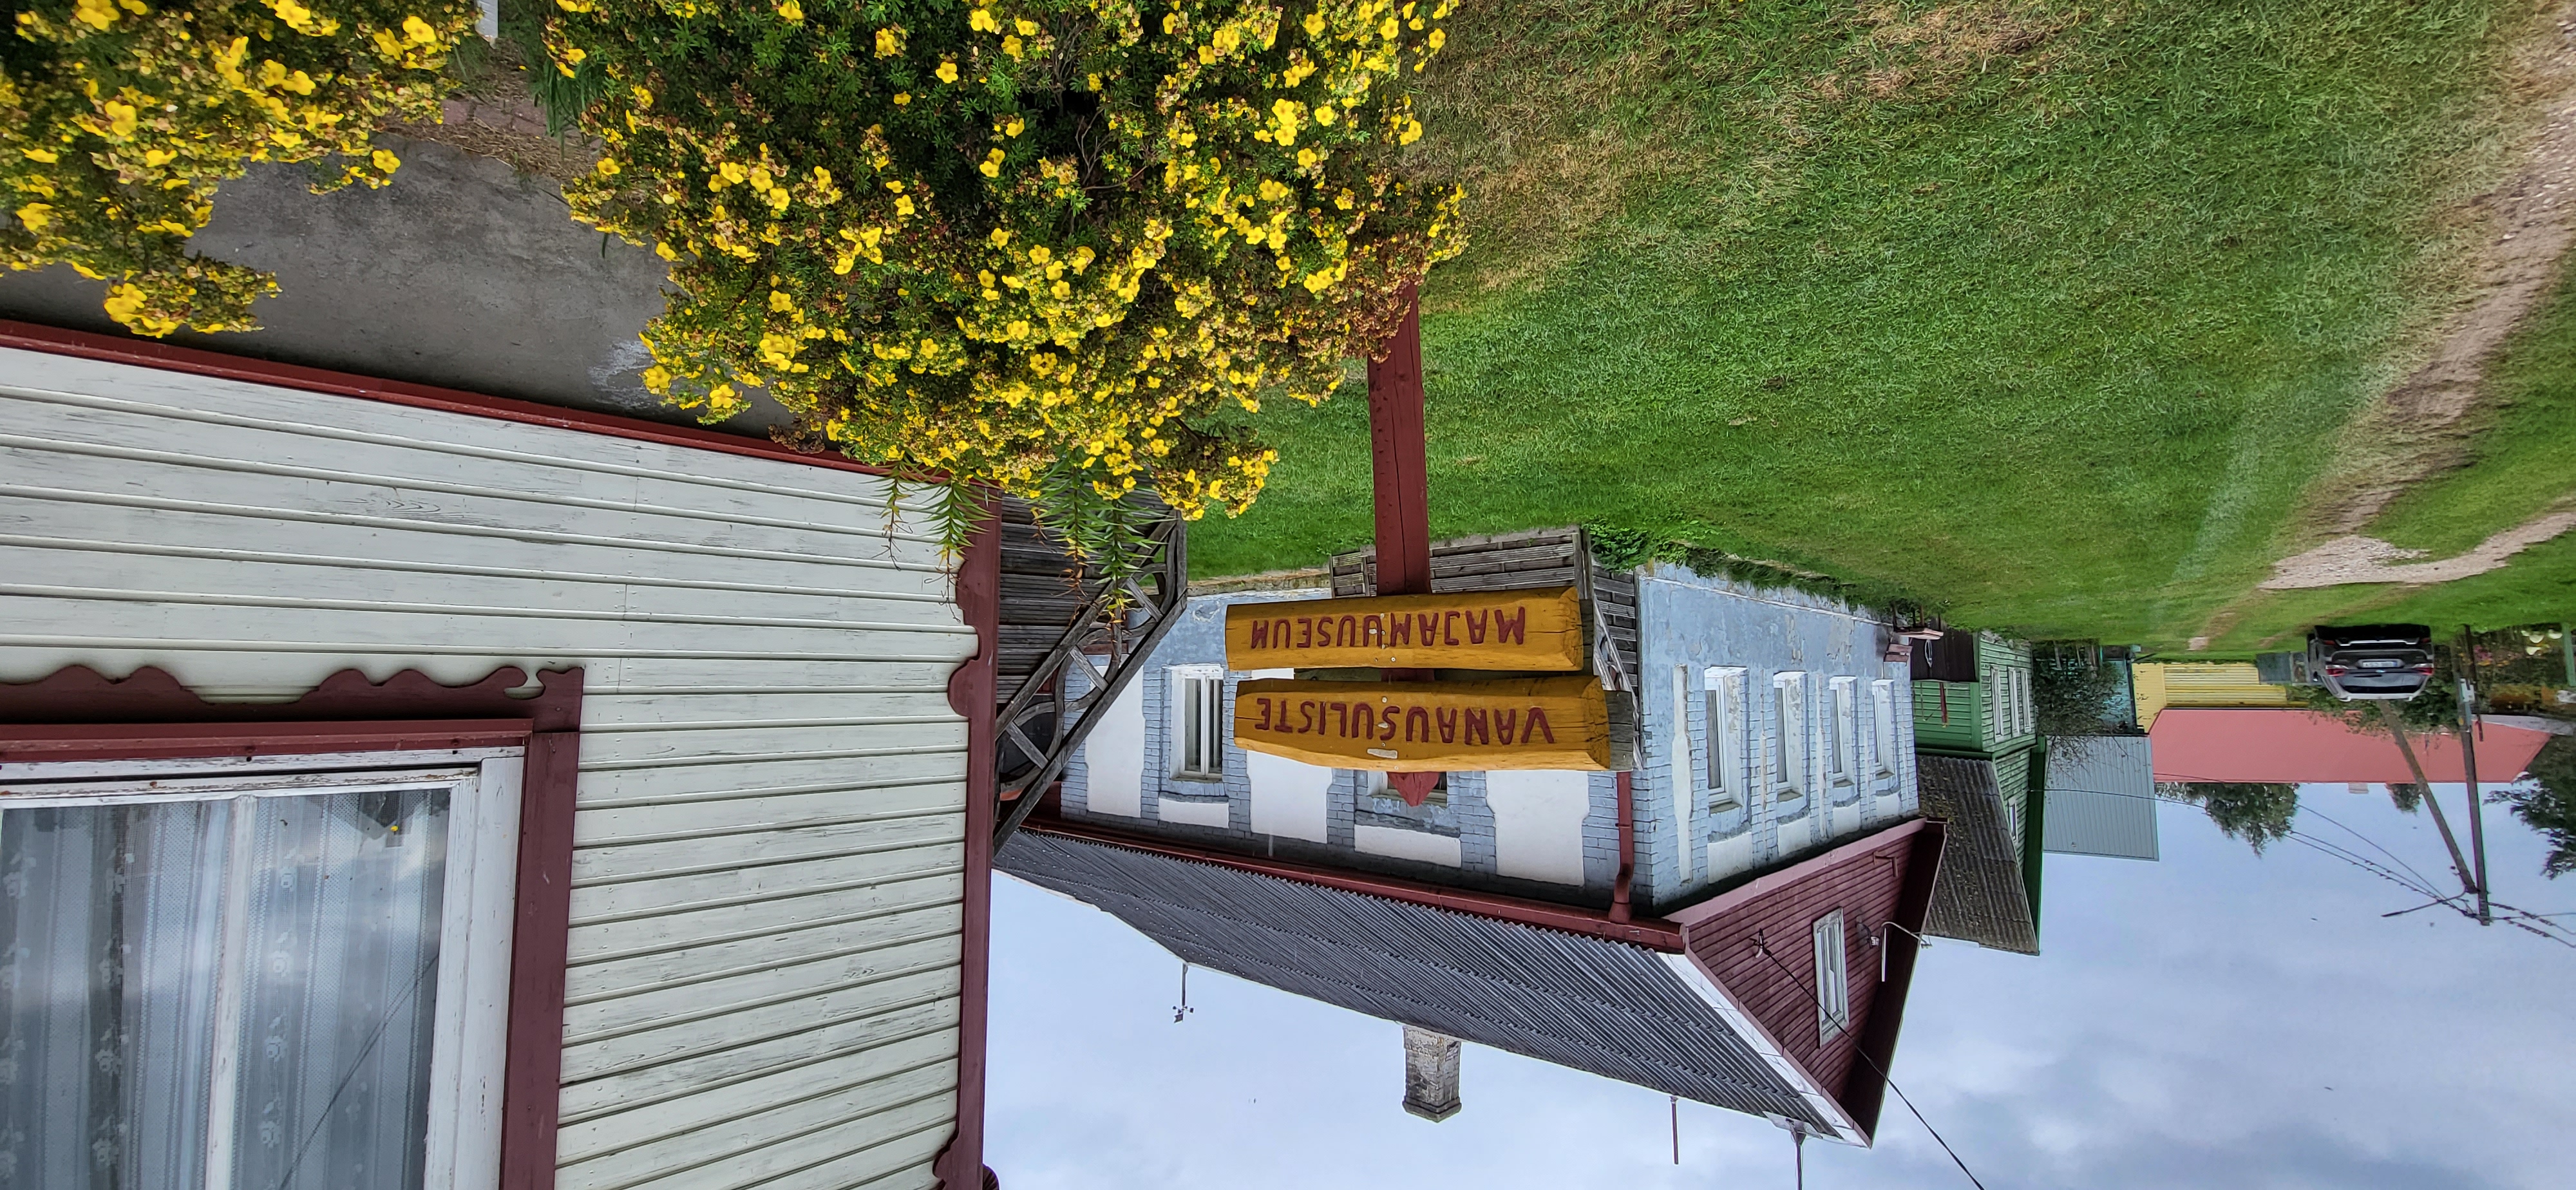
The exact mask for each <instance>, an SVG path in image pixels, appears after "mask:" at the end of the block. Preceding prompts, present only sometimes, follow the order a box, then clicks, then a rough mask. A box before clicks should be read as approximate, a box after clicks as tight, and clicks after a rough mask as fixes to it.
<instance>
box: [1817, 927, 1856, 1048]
mask: <svg viewBox="0 0 2576 1190" xmlns="http://www.w3.org/2000/svg"><path fill="white" fill-rule="evenodd" d="M1815 935H1816V1036H1817V1039H1818V1040H1819V1041H1820V1042H1822V1041H1830V1040H1832V1039H1833V1038H1834V1037H1835V1036H1836V1035H1838V1034H1840V1033H1841V1032H1842V1031H1843V1030H1845V1029H1848V1028H1850V1027H1851V987H1850V983H1849V981H1848V979H1847V978H1846V977H1847V974H1848V973H1847V971H1846V964H1847V963H1848V962H1849V955H1848V954H1847V953H1846V949H1845V942H1844V938H1843V911H1842V910H1840V909H1836V910H1834V911H1833V912H1831V913H1828V914H1826V915H1824V916H1823V917H1821V918H1818V919H1816V926H1815Z"/></svg>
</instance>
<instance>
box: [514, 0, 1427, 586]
mask: <svg viewBox="0 0 2576 1190" xmlns="http://www.w3.org/2000/svg"><path fill="white" fill-rule="evenodd" d="M557 3H558V8H559V10H558V11H554V12H551V13H550V14H549V15H548V24H547V27H546V30H545V33H544V37H545V46H546V48H547V50H548V51H549V53H550V54H551V56H552V59H553V68H554V69H555V70H556V71H557V72H558V73H559V74H560V75H561V76H563V77H565V78H567V79H570V80H572V82H573V83H574V84H577V85H576V86H573V87H571V88H569V90H571V91H573V92H577V93H579V94H582V95H589V96H595V99H594V100H593V101H592V102H590V103H589V106H587V107H586V108H585V109H584V110H583V111H582V112H581V114H580V123H581V125H582V127H583V128H585V129H586V130H588V131H589V132H591V133H592V134H593V135H595V136H597V137H598V138H599V139H600V140H601V141H602V142H603V143H604V144H605V145H606V152H605V154H604V155H603V156H602V157H601V159H600V162H599V166H598V170H597V172H596V173H595V174H593V175H591V177H590V178H589V179H588V180H586V181H584V182H581V183H578V184H576V185H574V186H572V187H569V188H568V189H567V192H566V197H567V198H568V199H569V200H570V202H571V204H572V209H573V214H574V217H575V218H578V219H581V220H583V221H584V222H587V223H589V224H591V225H593V226H596V227H599V228H600V229H602V230H604V231H609V232H614V233H616V234H618V235H622V236H625V237H627V238H628V239H630V240H633V241H634V242H636V243H639V244H650V245H652V246H653V248H654V249H655V251H657V252H659V253H660V254H661V255H662V257H663V258H664V259H666V260H668V261H670V262H671V289H670V296H669V298H668V302H667V305H666V307H665V309H664V311H663V313H662V315H661V316H660V317H659V318H656V319H655V320H654V321H653V324H652V326H651V327H650V328H649V329H648V331H647V333H646V336H645V342H646V344H647V345H648V346H650V347H651V349H652V351H653V355H654V359H655V366H654V367H653V368H652V369H650V370H649V371H648V372H647V373H646V374H645V380H646V383H647V385H648V386H650V387H651V388H652V389H653V390H654V391H656V392H659V393H663V394H665V395H666V396H667V397H668V399H670V400H671V401H673V402H674V403H676V404H678V405H680V406H682V407H685V408H691V409H695V410H697V411H699V412H700V413H701V414H702V415H703V416H706V417H708V418H711V419H712V418H720V417H723V416H726V415H728V414H730V413H732V412H734V411H736V410H738V409H740V408H742V407H743V406H744V403H745V402H746V401H747V399H748V390H750V389H754V388H759V389H765V390H766V391H768V392H769V393H770V394H771V395H773V396H774V397H776V398H777V399H778V400H779V402H780V403H781V404H783V405H785V406H786V407H787V408H788V409H789V410H790V411H792V412H793V413H794V415H795V425H794V428H793V430H792V432H791V433H790V434H789V437H790V438H791V439H792V440H795V441H798V442H801V443H804V444H808V445H812V446H816V447H823V446H829V447H832V448H837V449H839V450H841V451H844V452H846V453H847V454H849V455H850V456H852V457H854V458H857V459H860V460H863V461H867V462H872V463H877V464H881V465H884V466H887V467H889V468H891V469H893V470H894V471H895V472H896V473H897V474H898V475H904V476H917V477H924V478H936V479H937V480H939V481H940V482H943V483H945V484H947V485H949V490H950V492H951V494H952V496H954V495H955V494H957V493H959V492H961V491H963V489H964V488H965V487H966V486H967V485H970V484H982V483H988V484H993V485H996V486H998V487H1000V488H1002V489H1003V490H1006V491H1009V492H1012V493H1015V494H1018V495H1021V496H1025V497H1028V498H1030V499H1032V500H1034V501H1036V502H1037V504H1038V507H1039V510H1040V513H1041V515H1042V516H1047V517H1049V518H1050V520H1052V521H1053V522H1055V523H1057V524H1058V525H1059V527H1064V526H1066V525H1068V524H1073V525H1080V524H1085V523H1091V522H1092V521H1093V520H1096V519H1097V517H1098V516H1100V515H1104V514H1103V513H1102V510H1103V508H1104V507H1105V506H1106V505H1107V504H1109V502H1114V501H1119V500H1122V499H1123V498H1125V497H1127V496H1128V495H1129V494H1130V493H1132V492H1134V491H1136V490H1137V489H1138V488H1139V487H1144V488H1148V489H1151V490H1152V491H1154V492H1155V493H1157V494H1159V495H1160V496H1161V497H1162V498H1163V499H1164V500H1165V501H1167V502H1169V503H1170V504H1171V505H1172V506H1173V507H1175V508H1177V509H1179V510H1180V511H1181V512H1182V514H1183V515H1185V516H1191V517H1195V516H1197V515H1199V514H1200V512H1201V511H1202V510H1203V509H1204V508H1206V507H1208V506H1211V505H1214V506H1218V507H1223V508H1226V509H1228V510H1229V511H1240V510H1241V509H1243V508H1245V507H1247V506H1249V505H1250V503H1251V501H1252V499H1253V498H1254V496H1255V495H1257V494H1258V493H1259V491H1260V490H1261V487H1262V483H1263V481H1264V478H1265V477H1266V475H1267V474H1268V471H1269V468H1270V464H1271V462H1272V461H1273V460H1274V459H1275V458H1276V457H1277V456H1276V454H1275V452H1273V451H1271V450H1270V449H1269V448H1267V447H1266V446H1264V445H1262V444H1261V442H1260V441H1259V440H1258V439H1257V438H1256V437H1255V436H1254V435H1253V433H1252V431H1251V429H1250V428H1249V427H1248V425H1247V424H1245V422H1244V420H1243V418H1242V417H1241V414H1248V413H1253V412H1257V411H1258V410H1259V408H1260V404H1261V402H1262V401H1263V400H1264V399H1267V398H1271V397H1277V396H1285V397H1288V398H1291V399H1296V400H1300V401H1306V402H1310V403H1311V402H1315V401H1320V400H1322V399H1323V398H1324V397H1325V396H1326V395H1327V394H1329V393H1330V392H1331V391H1332V390H1333V389H1334V388H1335V387H1336V386H1337V385H1338V384H1339V383H1340V382H1341V376H1342V364H1343V361H1344V360H1346V359H1348V358H1351V357H1354V356H1367V355H1371V354H1374V353H1376V352H1378V351H1379V350H1381V348H1382V344H1383V343H1384V342H1385V340H1386V339H1387V337H1388V336H1389V334H1390V333H1391V332H1392V330H1393V329H1394V327H1395V326H1396V325H1397V324H1398V322H1399V321H1400V319H1401V318H1402V317H1403V315H1404V313H1405V310H1406V306H1407V302H1408V301H1409V291H1410V287H1412V286H1413V285H1415V284H1416V283H1417V282H1419V281H1420V279H1421V278H1422V276H1423V274H1424V272H1425V271H1426V270H1427V269H1429V268H1430V266H1431V265H1432V264H1433V263H1434V262H1436V261H1439V260H1442V259H1445V258H1447V257H1449V256H1451V255H1454V254H1455V253H1456V252H1457V251H1459V249H1460V248H1461V247H1462V246H1463V245H1462V242H1461V240H1460V238H1459V236H1458V233H1457V231H1456V217H1455V215H1456V205H1457V201H1458V192H1457V190H1456V189H1455V188H1454V187H1445V186H1435V185H1429V184H1426V183H1423V182H1421V181H1419V180H1416V179H1414V178H1412V177H1410V176H1409V175H1408V173H1407V170H1406V168H1405V165H1406V157H1407V154H1406V152H1405V149H1404V146H1406V145H1409V144H1411V143H1412V142H1413V141H1414V140H1415V139H1416V138H1418V137H1419V136H1420V135H1421V131H1422V125H1421V123H1420V121H1418V120H1416V119H1415V118H1414V117H1413V113H1412V100H1411V97H1410V95H1409V93H1408V90H1407V86H1408V81H1409V79H1410V76H1411V75H1412V73H1413V72H1415V71H1419V70H1420V69H1421V68H1422V67H1423V65H1424V64H1425V63H1426V61H1427V60H1428V59H1429V58H1430V56H1431V55H1432V53H1433V52H1434V51H1436V50H1437V49H1438V48H1439V47H1440V45H1441V43H1442V41H1443V40H1444V38H1445V34H1444V33H1443V31H1442V30H1441V29H1440V28H1439V27H1438V26H1437V25H1436V24H1435V23H1434V22H1436V21H1438V20H1439V19H1440V18H1442V17H1444V16H1446V15H1447V13H1448V11H1449V3H1450V0H1437V2H1436V4H1435V3H1433V2H1431V0H1292V2H1290V3H1287V4H1266V3H1247V2H1244V0H1175V2H1171V3H1154V4H1150V5H1144V4H1139V3H1136V2H1135V0H989V2H987V3H983V4H981V5H974V4H952V3H949V2H948V0H869V2H867V3H860V2H857V0H758V2H754V3H744V4H715V3H701V2H699V0H557ZM1229 410H1240V411H1241V412H1240V414H1234V415H1231V416H1229V415H1228V414H1229ZM961 503H962V502H961V501H958V500H955V499H951V500H950V501H949V506H950V508H951V516H950V521H949V531H950V533H951V534H952V537H954V536H956V535H958V534H962V531H963V525H964V523H965V522H964V520H963V519H962V518H961V517H960V515H959V514H957V513H956V512H955V510H956V509H957V508H958V507H959V506H960V505H961ZM1083 540H1084V539H1083V538H1081V537H1080V536H1077V539H1076V544H1077V545H1081V544H1083Z"/></svg>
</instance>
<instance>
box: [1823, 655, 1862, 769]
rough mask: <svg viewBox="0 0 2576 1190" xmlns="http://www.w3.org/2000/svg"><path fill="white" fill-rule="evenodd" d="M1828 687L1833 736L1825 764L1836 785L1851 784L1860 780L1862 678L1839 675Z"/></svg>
mask: <svg viewBox="0 0 2576 1190" xmlns="http://www.w3.org/2000/svg"><path fill="white" fill-rule="evenodd" d="M1827 688H1828V689H1829V690H1830V691H1831V692H1832V703H1833V705H1832V706H1830V707H1828V708H1826V716H1825V718H1826V724H1827V726H1826V730H1827V731H1828V732H1830V733H1831V738H1830V739H1828V740H1827V741H1826V744H1825V763H1826V765H1827V767H1828V768H1830V769H1831V770H1832V772H1833V783H1834V784H1836V785H1850V784H1853V783H1855V782H1856V781H1858V780H1859V779H1860V679H1859V678H1835V679H1833V680H1832V681H1831V682H1830V683H1828V685H1827Z"/></svg>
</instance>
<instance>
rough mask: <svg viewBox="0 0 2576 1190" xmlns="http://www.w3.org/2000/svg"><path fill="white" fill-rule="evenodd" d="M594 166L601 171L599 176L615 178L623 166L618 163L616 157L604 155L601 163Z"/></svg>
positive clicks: (600, 160)
mask: <svg viewBox="0 0 2576 1190" xmlns="http://www.w3.org/2000/svg"><path fill="white" fill-rule="evenodd" d="M593 168H595V169H597V170H598V171H599V176H601V177H603V178H613V177H616V176H617V171H618V170H619V169H621V168H623V167H621V166H619V165H618V164H617V159H616V158H614V157H602V158H600V159H599V164H598V165H597V166H594V167H593Z"/></svg>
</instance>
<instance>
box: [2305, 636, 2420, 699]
mask: <svg viewBox="0 0 2576 1190" xmlns="http://www.w3.org/2000/svg"><path fill="white" fill-rule="evenodd" d="M2307 669H2308V678H2309V680H2311V681H2314V682H2316V683H2317V684H2318V685H2321V686H2324V687H2325V688H2326V689H2328V690H2331V691H2333V692H2334V696H2335V697H2337V698H2340V699H2344V700H2346V701H2351V700H2356V699H2365V698H2385V699H2396V700H2404V699H2409V698H2413V697H2415V695H2416V694H2417V693H2418V692H2420V691H2422V690H2423V689H2424V687H2425V685H2426V684H2428V683H2430V682H2431V681H2432V680H2433V630H2432V629H2430V628H2427V627H2425V626H2423V625H2421V624H2363V625H2359V626H2355V627H2327V626H2323V625H2320V626H2318V627H2315V628H2311V629H2309V630H2308V665H2307Z"/></svg>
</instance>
